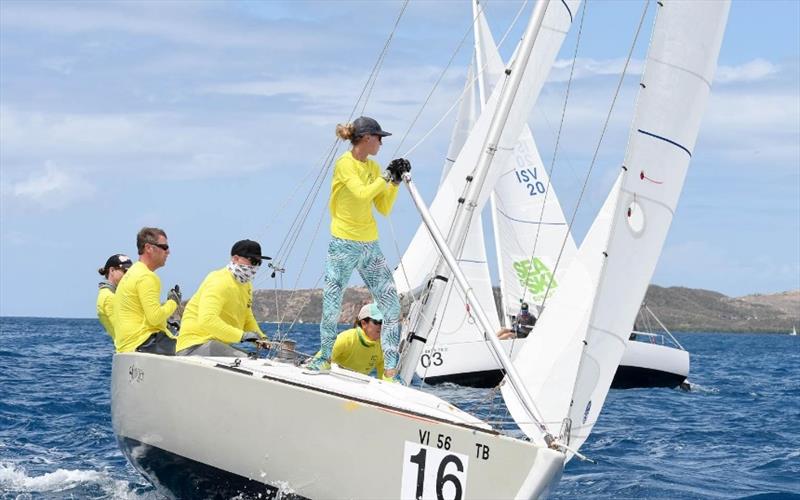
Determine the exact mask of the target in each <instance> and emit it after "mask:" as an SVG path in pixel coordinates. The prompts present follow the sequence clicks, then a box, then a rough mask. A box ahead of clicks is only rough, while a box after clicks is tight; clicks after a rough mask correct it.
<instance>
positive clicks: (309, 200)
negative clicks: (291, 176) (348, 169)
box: [275, 138, 340, 263]
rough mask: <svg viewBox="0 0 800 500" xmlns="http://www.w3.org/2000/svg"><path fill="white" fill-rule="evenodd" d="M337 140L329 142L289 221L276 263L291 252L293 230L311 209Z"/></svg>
mask: <svg viewBox="0 0 800 500" xmlns="http://www.w3.org/2000/svg"><path fill="white" fill-rule="evenodd" d="M339 142H340V139H338V138H336V139H335V140H334V141H333V143H332V144H331V147H330V149H329V150H328V153H327V155H326V156H325V160H324V163H323V165H322V167H321V168H320V169H319V171H318V172H317V177H316V178H315V179H314V182H313V183H312V185H311V187H310V188H309V190H308V192H307V193H306V196H305V199H304V200H303V202H302V203H301V205H300V209H298V211H297V213H296V214H295V216H294V219H293V220H292V222H291V223H290V225H289V229H288V230H287V232H286V236H284V239H283V241H282V242H281V245H280V247H279V248H278V252H277V254H276V257H275V261H276V263H279V262H282V261H283V259H284V257H286V256H288V254H289V253H290V252H291V248H292V245H291V244H290V242H291V241H292V240H293V235H294V233H295V232H299V231H300V230H302V227H303V223H304V222H305V219H306V217H307V215H308V212H309V211H310V210H311V206H313V204H314V201H316V196H317V193H319V189H320V187H321V185H322V182H323V181H324V180H325V178H326V177H327V172H328V170H329V169H330V165H331V161H332V158H333V157H334V156H335V154H336V151H337V147H338V145H339Z"/></svg>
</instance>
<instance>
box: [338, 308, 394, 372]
mask: <svg viewBox="0 0 800 500" xmlns="http://www.w3.org/2000/svg"><path fill="white" fill-rule="evenodd" d="M382 326H383V313H381V310H380V309H378V305H377V304H375V303H374V302H373V303H371V304H367V305H365V306H364V307H362V308H361V310H360V311H359V312H358V319H356V321H355V325H354V328H351V329H349V330H345V331H343V332H342V333H340V334H339V335H338V336H337V337H336V342H334V344H333V355H332V356H331V361H332V362H334V363H336V364H337V365H339V366H341V367H344V368H347V369H349V370H353V371H356V372H359V373H363V374H365V375H369V374H371V373H372V372H373V371H374V372H375V376H376V377H377V378H379V379H382V378H384V366H383V349H382V348H381V327H382Z"/></svg>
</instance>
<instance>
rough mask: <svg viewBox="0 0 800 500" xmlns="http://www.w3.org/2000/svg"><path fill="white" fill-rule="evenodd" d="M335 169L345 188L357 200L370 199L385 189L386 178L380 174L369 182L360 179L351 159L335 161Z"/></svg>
mask: <svg viewBox="0 0 800 500" xmlns="http://www.w3.org/2000/svg"><path fill="white" fill-rule="evenodd" d="M336 170H337V172H336V173H337V175H339V180H341V181H342V183H343V184H344V186H345V188H347V190H348V191H350V193H352V194H353V196H354V197H355V198H357V199H359V200H372V199H374V198H375V197H376V196H378V194H380V193H382V192H383V191H385V190H386V184H387V183H386V180H385V179H384V178H383V177H381V176H380V175H379V176H377V177H376V179H375V180H374V181H372V182H371V183H365V182H364V181H363V180H361V177H359V175H358V171H357V170H356V165H355V164H354V163H353V162H351V161H341V162H337V164H336ZM389 184H391V183H389Z"/></svg>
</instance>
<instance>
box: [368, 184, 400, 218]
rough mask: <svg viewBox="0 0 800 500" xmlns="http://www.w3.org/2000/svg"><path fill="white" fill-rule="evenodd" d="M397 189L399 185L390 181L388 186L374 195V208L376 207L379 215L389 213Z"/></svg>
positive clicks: (395, 197)
mask: <svg viewBox="0 0 800 500" xmlns="http://www.w3.org/2000/svg"><path fill="white" fill-rule="evenodd" d="M399 190H400V186H395V185H394V183H392V182H390V183H389V187H388V188H387V189H386V190H385V191H383V192H382V193H380V194H378V196H376V197H375V200H374V203H375V208H376V209H378V212H380V213H381V215H384V216H386V215H389V213H391V211H392V207H393V206H394V202H395V200H396V199H397V193H398V192H399Z"/></svg>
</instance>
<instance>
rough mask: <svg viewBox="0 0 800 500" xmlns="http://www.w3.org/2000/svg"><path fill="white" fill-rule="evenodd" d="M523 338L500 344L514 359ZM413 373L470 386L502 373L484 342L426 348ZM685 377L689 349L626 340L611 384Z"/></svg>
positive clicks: (673, 382) (663, 383)
mask: <svg viewBox="0 0 800 500" xmlns="http://www.w3.org/2000/svg"><path fill="white" fill-rule="evenodd" d="M526 340H527V339H524V338H523V339H516V340H504V341H502V343H503V347H504V348H505V349H506V353H508V355H509V356H510V357H511V358H512V359H514V354H515V353H516V352H519V350H520V349H522V346H523V345H525V341H526ZM416 374H417V376H419V377H420V378H424V379H425V382H426V383H429V384H439V383H443V382H450V383H454V384H459V385H465V386H469V387H494V386H496V385H497V384H498V383H500V381H501V380H502V379H503V375H504V374H503V372H502V370H501V368H500V363H499V362H497V360H496V359H495V358H494V356H492V354H491V352H490V351H489V346H488V344H487V343H486V342H485V341H475V342H459V343H452V344H446V345H442V346H436V347H435V348H434V349H429V348H426V349H425V350H424V353H423V355H422V357H421V358H420V363H419V364H418V365H417V370H416ZM688 376H689V352H688V351H685V350H682V349H677V348H675V347H670V346H666V345H662V344H654V343H649V342H637V341H629V342H628V343H627V346H626V348H625V352H624V353H623V356H622V360H621V361H620V364H619V367H618V368H617V372H616V373H615V375H614V380H613V382H612V383H611V387H612V388H615V389H630V388H635V387H677V386H679V385H680V384H681V383H682V382H684V381H685V380H686V377H688Z"/></svg>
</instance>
